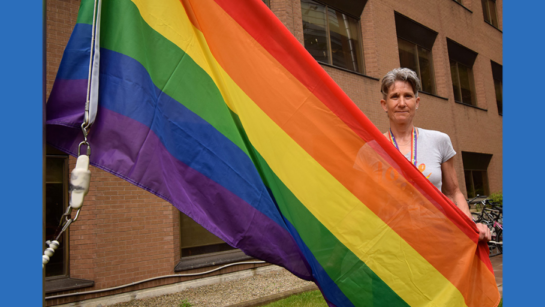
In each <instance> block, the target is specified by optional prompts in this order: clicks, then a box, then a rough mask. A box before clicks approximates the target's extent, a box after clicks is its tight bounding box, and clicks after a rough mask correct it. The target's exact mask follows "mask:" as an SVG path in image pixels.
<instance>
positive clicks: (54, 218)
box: [44, 147, 68, 278]
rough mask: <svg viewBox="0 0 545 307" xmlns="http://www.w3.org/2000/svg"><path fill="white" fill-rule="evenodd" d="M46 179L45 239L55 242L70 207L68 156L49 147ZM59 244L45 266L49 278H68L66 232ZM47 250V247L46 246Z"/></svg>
mask: <svg viewBox="0 0 545 307" xmlns="http://www.w3.org/2000/svg"><path fill="white" fill-rule="evenodd" d="M45 177H46V179H45V210H46V214H45V239H46V240H54V239H55V236H56V232H57V230H58V226H59V223H60V220H61V216H62V215H63V214H64V211H65V210H66V208H67V206H68V155H66V154H65V153H63V152H61V151H58V150H56V149H54V148H52V147H47V155H46V175H45ZM59 243H60V246H59V248H58V249H57V250H56V251H55V254H54V255H53V256H52V257H51V259H50V261H49V263H48V264H47V265H46V266H45V276H46V277H48V278H49V277H66V276H68V242H67V233H66V231H65V232H64V233H63V235H62V237H61V238H60V240H59ZM45 248H47V246H44V249H45Z"/></svg>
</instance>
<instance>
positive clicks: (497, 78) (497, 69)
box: [490, 60, 503, 116]
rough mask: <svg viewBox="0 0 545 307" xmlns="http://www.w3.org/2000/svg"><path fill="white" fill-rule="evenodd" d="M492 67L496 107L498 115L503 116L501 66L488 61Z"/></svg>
mask: <svg viewBox="0 0 545 307" xmlns="http://www.w3.org/2000/svg"><path fill="white" fill-rule="evenodd" d="M490 65H491V67H492V79H493V80H494V95H495V97H496V106H497V108H498V115H500V116H503V66H502V65H500V64H498V63H496V62H494V61H492V60H491V61H490ZM498 89H499V91H500V93H501V96H502V98H501V100H498Z"/></svg>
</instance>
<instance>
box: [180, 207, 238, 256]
mask: <svg viewBox="0 0 545 307" xmlns="http://www.w3.org/2000/svg"><path fill="white" fill-rule="evenodd" d="M184 215H185V216H186V217H187V218H188V219H190V220H191V221H192V222H193V223H195V224H196V225H198V226H199V227H201V228H202V229H203V230H205V231H208V229H206V228H204V227H203V226H202V225H200V224H198V223H197V222H195V221H194V220H193V219H191V217H189V216H188V215H186V214H184V213H183V212H181V211H180V214H179V218H180V257H181V258H187V257H198V256H206V255H210V254H214V253H221V252H225V251H232V250H237V248H234V247H232V246H230V245H229V244H228V243H226V242H225V241H223V240H222V239H221V238H219V237H217V236H216V235H214V234H213V233H211V232H209V231H208V232H209V233H210V234H211V235H213V236H214V237H217V238H218V239H219V240H221V241H222V242H223V243H215V244H208V245H198V246H192V247H188V248H185V249H186V250H187V249H197V250H198V249H202V248H203V247H206V246H214V245H224V244H226V245H227V246H229V248H227V249H222V250H219V251H212V252H201V253H197V254H194V255H185V256H184V247H183V239H184V235H183V228H184V227H183V225H182V223H183V220H184V218H183V216H184Z"/></svg>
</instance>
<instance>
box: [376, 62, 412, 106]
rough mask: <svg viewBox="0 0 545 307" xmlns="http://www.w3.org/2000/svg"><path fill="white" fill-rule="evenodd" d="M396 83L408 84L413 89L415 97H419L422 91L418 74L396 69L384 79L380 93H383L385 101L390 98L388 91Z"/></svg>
mask: <svg viewBox="0 0 545 307" xmlns="http://www.w3.org/2000/svg"><path fill="white" fill-rule="evenodd" d="M396 81H405V82H408V83H409V84H410V85H411V87H412V88H413V92H414V95H415V96H416V97H418V91H419V90H420V79H418V76H417V75H416V73H415V72H414V71H413V70H410V69H408V68H396V69H393V70H391V71H390V72H388V73H387V74H386V75H385V76H384V78H382V83H381V85H380V92H381V93H382V97H383V99H386V97H388V91H389V90H390V87H391V86H392V85H393V84H394V83H395V82H396Z"/></svg>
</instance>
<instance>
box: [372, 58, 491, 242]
mask: <svg viewBox="0 0 545 307" xmlns="http://www.w3.org/2000/svg"><path fill="white" fill-rule="evenodd" d="M419 89H420V80H419V79H418V76H417V75H416V73H415V72H414V71H412V70H410V69H408V68H396V69H394V70H392V71H390V72H388V73H387V74H386V75H385V76H384V78H382V82H381V92H382V96H383V99H381V100H380V104H381V106H382V108H383V109H384V111H385V112H386V114H387V116H388V119H389V122H390V129H389V130H388V131H386V132H385V133H384V136H385V137H386V138H388V140H389V141H390V142H391V143H392V144H393V145H394V146H395V147H396V148H397V149H398V150H399V151H400V152H401V153H402V154H403V155H404V156H405V157H406V158H407V159H408V160H409V161H410V162H411V163H413V164H414V165H415V166H416V167H417V168H418V170H420V172H422V173H423V174H424V176H425V177H426V178H428V179H429V180H430V181H431V183H432V184H433V185H435V186H436V187H437V189H439V191H442V192H443V194H445V195H446V196H447V197H448V198H449V199H450V200H452V201H453V202H454V204H456V206H458V208H460V209H461V210H462V211H463V212H464V213H465V214H466V215H467V216H468V217H469V218H470V219H472V217H471V212H470V211H469V207H468V205H467V202H466V199H465V197H464V195H463V194H462V192H461V191H460V188H459V186H458V178H457V176H456V169H455V168H454V156H455V155H456V151H454V149H453V147H452V143H451V141H450V138H449V136H448V135H447V134H445V133H442V132H439V131H433V130H426V129H422V128H416V127H414V125H413V119H414V117H415V115H416V112H417V110H418V107H419V104H420V97H418V90H419ZM412 145H414V146H412ZM476 225H477V229H478V230H479V240H480V241H490V239H491V234H490V230H489V229H488V227H487V226H486V225H484V224H480V223H478V224H476Z"/></svg>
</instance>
